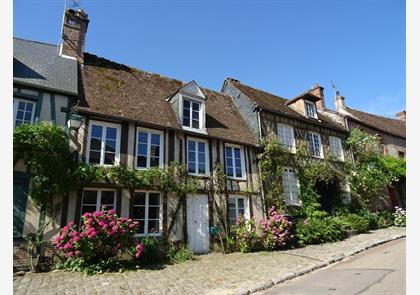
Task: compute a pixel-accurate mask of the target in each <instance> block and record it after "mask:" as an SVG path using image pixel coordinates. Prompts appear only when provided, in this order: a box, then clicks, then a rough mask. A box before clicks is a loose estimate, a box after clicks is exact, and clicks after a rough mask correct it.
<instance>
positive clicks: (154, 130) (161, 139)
mask: <svg viewBox="0 0 420 295" xmlns="http://www.w3.org/2000/svg"><path fill="white" fill-rule="evenodd" d="M139 132H146V133H147V134H148V135H147V158H146V167H138V166H137V157H138V145H139ZM152 133H155V134H159V135H160V143H159V147H160V148H159V166H158V168H163V149H164V143H163V137H164V134H163V131H162V130H157V129H150V128H144V127H137V129H136V153H135V156H136V159H135V161H134V165H135V166H134V167H135V168H136V169H139V170H143V169H149V168H150V158H151V154H150V147H151V142H152Z"/></svg>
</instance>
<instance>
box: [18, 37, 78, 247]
mask: <svg viewBox="0 0 420 295" xmlns="http://www.w3.org/2000/svg"><path fill="white" fill-rule="evenodd" d="M77 87H78V84H77V61H76V60H75V59H69V58H66V57H65V56H63V55H61V54H60V48H59V47H58V46H56V45H51V44H45V43H41V42H36V41H29V40H24V39H19V38H14V39H13V126H14V127H16V126H19V125H21V124H32V123H38V122H42V121H47V122H54V123H55V124H57V125H60V126H66V123H67V119H68V115H69V112H70V109H71V105H72V104H74V102H75V101H76V98H77V96H78V90H77ZM30 178H31V177H30V169H29V167H27V166H26V165H25V164H24V163H23V161H22V160H21V161H18V162H17V163H14V167H13V238H14V239H16V240H19V239H20V238H21V237H22V236H25V235H27V234H28V233H30V232H33V231H35V230H36V229H37V228H38V225H39V224H40V223H42V222H43V217H42V214H40V212H39V210H36V209H35V208H34V205H33V203H32V201H31V199H30V198H28V190H29V186H30ZM47 231H48V229H47Z"/></svg>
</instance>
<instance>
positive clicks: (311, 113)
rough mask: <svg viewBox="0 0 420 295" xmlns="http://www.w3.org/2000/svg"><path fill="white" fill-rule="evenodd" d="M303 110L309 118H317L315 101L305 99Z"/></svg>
mask: <svg viewBox="0 0 420 295" xmlns="http://www.w3.org/2000/svg"><path fill="white" fill-rule="evenodd" d="M305 111H306V115H307V116H308V117H309V118H314V119H318V115H317V113H316V106H315V103H313V102H312V101H305Z"/></svg>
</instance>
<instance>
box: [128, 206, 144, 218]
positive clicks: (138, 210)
mask: <svg viewBox="0 0 420 295" xmlns="http://www.w3.org/2000/svg"><path fill="white" fill-rule="evenodd" d="M145 216H146V215H145V210H144V207H138V206H133V208H132V215H131V218H134V219H144V218H145Z"/></svg>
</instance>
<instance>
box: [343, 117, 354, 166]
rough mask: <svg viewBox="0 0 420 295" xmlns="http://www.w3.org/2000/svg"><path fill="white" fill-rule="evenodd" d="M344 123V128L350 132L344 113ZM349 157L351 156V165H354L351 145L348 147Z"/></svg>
mask: <svg viewBox="0 0 420 295" xmlns="http://www.w3.org/2000/svg"><path fill="white" fill-rule="evenodd" d="M344 125H345V127H346V130H347V131H348V132H350V129H349V124H348V122H347V115H344ZM350 157H351V161H352V163H353V165H355V161H354V155H353V149H352V148H351V147H350Z"/></svg>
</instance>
